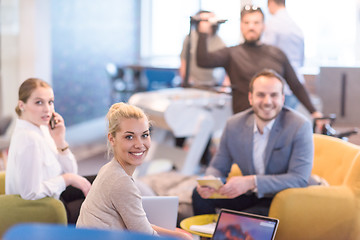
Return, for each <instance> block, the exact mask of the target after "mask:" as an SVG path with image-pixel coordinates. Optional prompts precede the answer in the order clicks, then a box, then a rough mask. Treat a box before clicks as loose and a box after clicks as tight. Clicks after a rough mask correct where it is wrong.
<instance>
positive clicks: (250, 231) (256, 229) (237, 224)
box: [212, 209, 279, 240]
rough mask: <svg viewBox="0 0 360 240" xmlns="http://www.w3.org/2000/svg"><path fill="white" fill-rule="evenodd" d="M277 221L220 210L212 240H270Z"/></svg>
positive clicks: (272, 237)
mask: <svg viewBox="0 0 360 240" xmlns="http://www.w3.org/2000/svg"><path fill="white" fill-rule="evenodd" d="M278 223H279V220H277V219H273V218H269V217H264V216H260V215H254V214H249V213H244V212H238V211H232V210H227V209H221V212H220V215H219V218H218V221H217V224H216V228H215V232H214V234H213V238H212V239H213V240H224V239H236V240H242V239H244V240H245V239H251V240H258V239H259V240H260V239H261V240H272V239H274V238H275V232H276V229H277V226H278Z"/></svg>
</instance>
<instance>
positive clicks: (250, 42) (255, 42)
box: [245, 38, 260, 45]
mask: <svg viewBox="0 0 360 240" xmlns="http://www.w3.org/2000/svg"><path fill="white" fill-rule="evenodd" d="M259 41H260V38H257V39H251V40H247V39H245V44H248V45H257V44H258V43H259Z"/></svg>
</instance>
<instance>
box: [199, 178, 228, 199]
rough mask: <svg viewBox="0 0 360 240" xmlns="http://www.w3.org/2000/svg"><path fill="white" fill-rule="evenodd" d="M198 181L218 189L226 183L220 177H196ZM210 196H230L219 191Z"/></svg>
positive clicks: (205, 185)
mask: <svg viewBox="0 0 360 240" xmlns="http://www.w3.org/2000/svg"><path fill="white" fill-rule="evenodd" d="M196 181H197V182H198V183H199V185H200V186H204V187H211V188H214V189H215V190H218V189H219V188H220V187H221V186H223V185H224V183H223V182H222V181H221V179H220V178H198V179H196ZM209 198H211V199H215V198H228V197H227V196H225V195H221V194H219V193H214V194H213V195H211V197H209Z"/></svg>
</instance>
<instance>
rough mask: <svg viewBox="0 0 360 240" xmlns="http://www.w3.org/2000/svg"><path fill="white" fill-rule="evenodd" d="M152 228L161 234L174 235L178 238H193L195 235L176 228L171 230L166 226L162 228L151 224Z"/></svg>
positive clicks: (189, 239)
mask: <svg viewBox="0 0 360 240" xmlns="http://www.w3.org/2000/svg"><path fill="white" fill-rule="evenodd" d="M151 226H152V228H153V229H154V230H155V231H156V232H157V233H158V234H159V235H160V236H172V237H176V238H180V239H185V240H192V239H193V237H192V235H191V234H190V233H188V232H186V231H184V230H182V229H179V228H176V229H175V230H169V229H166V228H162V227H159V226H156V225H153V224H151Z"/></svg>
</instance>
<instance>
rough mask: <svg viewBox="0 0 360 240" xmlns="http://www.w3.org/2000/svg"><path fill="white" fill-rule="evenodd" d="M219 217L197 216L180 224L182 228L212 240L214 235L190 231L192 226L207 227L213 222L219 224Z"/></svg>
mask: <svg viewBox="0 0 360 240" xmlns="http://www.w3.org/2000/svg"><path fill="white" fill-rule="evenodd" d="M218 217H219V214H204V215H197V216H193V217H189V218H185V219H184V220H182V221H181V222H180V227H181V228H182V229H184V230H186V231H188V232H190V233H192V234H196V235H199V236H201V237H207V238H211V237H212V234H207V233H202V232H196V231H192V230H190V226H191V225H205V224H209V223H212V222H217V219H218Z"/></svg>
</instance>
